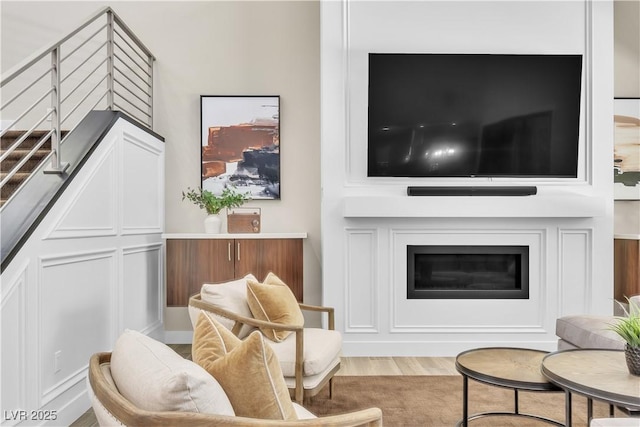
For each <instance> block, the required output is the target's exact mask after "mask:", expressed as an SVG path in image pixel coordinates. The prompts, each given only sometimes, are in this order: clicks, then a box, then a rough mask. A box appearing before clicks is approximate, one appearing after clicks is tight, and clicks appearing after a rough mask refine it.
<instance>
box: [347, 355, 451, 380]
mask: <svg viewBox="0 0 640 427" xmlns="http://www.w3.org/2000/svg"><path fill="white" fill-rule="evenodd" d="M337 375H360V376H365V375H459V374H458V371H456V367H455V357H343V358H342V361H341V363H340V370H339V371H338V373H337Z"/></svg>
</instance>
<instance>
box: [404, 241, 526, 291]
mask: <svg viewBox="0 0 640 427" xmlns="http://www.w3.org/2000/svg"><path fill="white" fill-rule="evenodd" d="M407 298H408V299H528V298H529V247H528V246H410V245H408V246H407Z"/></svg>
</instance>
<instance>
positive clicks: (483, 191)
mask: <svg viewBox="0 0 640 427" xmlns="http://www.w3.org/2000/svg"><path fill="white" fill-rule="evenodd" d="M537 192H538V189H537V188H536V187H535V186H516V187H513V186H508V187H506V186H502V187H500V186H496V187H493V186H491V187H476V186H466V187H465V186H463V187H427V186H423V187H407V195H409V196H532V195H534V194H536V193H537Z"/></svg>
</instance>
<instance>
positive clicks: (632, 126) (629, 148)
mask: <svg viewBox="0 0 640 427" xmlns="http://www.w3.org/2000/svg"><path fill="white" fill-rule="evenodd" d="M613 119H614V120H613V122H614V147H613V161H614V164H613V171H614V172H613V175H614V176H613V182H614V184H613V186H614V189H613V195H614V199H615V200H640V98H615V100H614V116H613Z"/></svg>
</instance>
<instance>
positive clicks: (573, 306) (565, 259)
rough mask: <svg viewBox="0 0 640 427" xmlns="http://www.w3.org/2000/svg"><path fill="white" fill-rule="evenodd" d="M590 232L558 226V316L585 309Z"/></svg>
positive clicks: (590, 263) (588, 291) (588, 289)
mask: <svg viewBox="0 0 640 427" xmlns="http://www.w3.org/2000/svg"><path fill="white" fill-rule="evenodd" d="M592 234H593V233H592V230H590V229H560V230H559V232H558V245H559V247H558V253H559V257H560V270H559V272H558V273H559V274H558V284H559V286H558V289H559V297H560V300H561V302H562V304H561V307H562V310H561V312H560V316H566V315H569V314H584V313H588V312H589V307H590V306H591V297H590V296H591V285H592V283H591V277H592V276H593V274H592V266H593V255H592V254H593V243H592ZM612 280H613V278H612Z"/></svg>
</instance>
